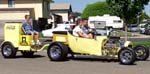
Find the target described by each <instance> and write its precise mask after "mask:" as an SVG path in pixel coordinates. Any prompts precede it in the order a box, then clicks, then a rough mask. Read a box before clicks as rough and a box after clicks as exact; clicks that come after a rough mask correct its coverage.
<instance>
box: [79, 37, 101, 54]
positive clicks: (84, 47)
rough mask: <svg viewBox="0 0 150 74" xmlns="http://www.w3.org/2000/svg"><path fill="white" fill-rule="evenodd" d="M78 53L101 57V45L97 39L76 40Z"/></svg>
mask: <svg viewBox="0 0 150 74" xmlns="http://www.w3.org/2000/svg"><path fill="white" fill-rule="evenodd" d="M76 40H77V41H76V42H77V47H78V52H79V53H83V54H90V55H100V51H101V50H100V47H101V46H100V43H99V42H98V41H97V40H96V39H87V38H81V37H78V38H77V39H76Z"/></svg>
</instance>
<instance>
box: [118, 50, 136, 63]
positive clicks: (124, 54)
mask: <svg viewBox="0 0 150 74" xmlns="http://www.w3.org/2000/svg"><path fill="white" fill-rule="evenodd" d="M118 59H119V61H120V63H121V64H123V65H131V64H134V62H135V60H136V54H135V52H134V51H133V50H132V49H130V48H124V49H121V50H120V51H119V54H118Z"/></svg>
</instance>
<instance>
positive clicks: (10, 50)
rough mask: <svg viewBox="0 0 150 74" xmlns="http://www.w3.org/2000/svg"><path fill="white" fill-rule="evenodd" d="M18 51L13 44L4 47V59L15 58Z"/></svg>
mask: <svg viewBox="0 0 150 74" xmlns="http://www.w3.org/2000/svg"><path fill="white" fill-rule="evenodd" d="M16 52H17V50H16V49H15V48H14V47H13V46H12V45H11V44H5V45H3V47H2V51H1V53H2V55H3V57H4V58H14V57H15V56H16Z"/></svg>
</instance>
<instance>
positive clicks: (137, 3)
mask: <svg viewBox="0 0 150 74" xmlns="http://www.w3.org/2000/svg"><path fill="white" fill-rule="evenodd" d="M106 2H107V3H108V5H109V6H110V8H111V9H112V12H113V14H114V15H117V16H120V17H121V18H122V19H123V20H124V22H125V30H126V31H127V23H129V22H130V19H134V18H137V16H139V14H140V13H141V12H142V10H143V9H144V5H146V4H148V2H149V0H106ZM125 40H127V32H126V38H125Z"/></svg>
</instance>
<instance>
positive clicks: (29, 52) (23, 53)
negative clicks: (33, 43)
mask: <svg viewBox="0 0 150 74" xmlns="http://www.w3.org/2000/svg"><path fill="white" fill-rule="evenodd" d="M21 53H22V55H23V56H24V57H32V56H33V55H34V52H33V51H21Z"/></svg>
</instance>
